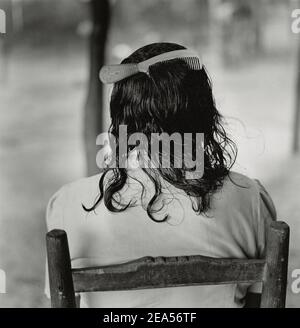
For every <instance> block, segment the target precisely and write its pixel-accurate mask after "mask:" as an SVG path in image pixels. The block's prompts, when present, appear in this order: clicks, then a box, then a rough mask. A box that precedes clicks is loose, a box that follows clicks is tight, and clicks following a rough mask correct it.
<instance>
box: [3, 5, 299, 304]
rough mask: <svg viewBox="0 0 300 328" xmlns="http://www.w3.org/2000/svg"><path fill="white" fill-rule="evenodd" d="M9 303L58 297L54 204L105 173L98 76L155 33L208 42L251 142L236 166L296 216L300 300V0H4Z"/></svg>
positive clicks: (231, 109) (211, 62)
mask: <svg viewBox="0 0 300 328" xmlns="http://www.w3.org/2000/svg"><path fill="white" fill-rule="evenodd" d="M0 8H1V9H3V10H5V12H6V18H7V33H6V34H0V204H1V207H0V268H1V269H3V270H5V271H6V275H7V293H6V294H0V307H47V306H49V301H48V300H47V299H46V298H45V296H44V294H43V290H44V274H45V264H44V263H45V255H46V250H45V241H44V240H45V233H46V226H45V207H46V205H47V202H48V200H49V198H50V196H51V195H52V194H53V193H54V192H55V191H56V190H57V189H58V188H59V187H60V186H62V185H63V184H65V183H68V182H70V181H72V180H75V179H78V178H80V177H83V176H86V175H91V174H94V173H96V172H97V168H96V162H95V158H96V151H97V148H96V144H95V140H96V136H97V135H98V134H99V133H100V132H103V131H105V130H106V129H107V127H108V124H109V118H108V108H107V102H108V101H107V98H108V97H107V96H108V92H109V90H107V89H104V92H102V86H101V84H100V82H99V81H98V71H99V69H100V67H101V66H102V65H103V63H104V62H106V63H118V62H120V60H121V59H123V58H124V57H126V56H127V55H129V54H130V53H131V52H132V51H133V50H135V49H137V48H139V47H140V46H143V45H145V44H148V43H152V42H161V41H170V42H176V43H180V44H183V45H185V46H188V47H191V48H194V49H196V50H197V51H198V52H199V53H200V54H201V56H202V58H203V61H204V63H205V65H206V67H207V69H208V71H209V72H210V75H211V78H212V81H213V88H214V94H215V98H216V102H217V107H218V108H219V110H220V111H221V113H222V114H223V115H224V116H225V118H226V122H227V125H226V126H227V129H228V131H229V132H230V134H231V136H232V138H233V140H234V141H235V142H236V143H237V145H238V147H239V155H238V160H237V163H236V165H235V167H234V169H235V170H237V171H239V172H241V173H244V174H247V175H249V176H250V177H252V178H258V179H260V181H261V182H262V183H263V184H264V185H265V187H266V188H267V190H268V191H269V192H270V194H271V196H272V197H273V199H274V202H275V204H276V207H277V210H278V216H279V218H281V219H283V220H285V221H286V222H287V223H288V224H289V225H290V227H291V248H290V264H289V266H290V268H289V269H290V273H289V280H290V281H289V285H288V299H287V306H289V307H300V294H298V295H297V294H293V293H292V291H291V271H292V270H294V269H296V268H300V256H299V254H300V222H299V218H298V216H299V212H300V202H299V201H298V199H299V194H300V171H299V164H300V154H299V141H300V139H299V132H298V129H299V127H300V122H299V116H300V114H299V111H300V109H299V107H300V105H299V104H300V102H299V95H300V83H299V77H298V74H299V62H300V60H299V58H300V55H299V51H298V48H299V44H300V36H299V35H297V34H293V33H292V31H291V24H292V18H291V13H292V11H293V9H295V8H300V4H299V3H298V2H297V1H292V0H291V1H289V0H286V1H281V0H254V1H253V0H252V1H251V0H151V1H148V0H138V1H137V0H114V1H108V0H91V1H88V0H86V1H80V0H51V1H50V0H0Z"/></svg>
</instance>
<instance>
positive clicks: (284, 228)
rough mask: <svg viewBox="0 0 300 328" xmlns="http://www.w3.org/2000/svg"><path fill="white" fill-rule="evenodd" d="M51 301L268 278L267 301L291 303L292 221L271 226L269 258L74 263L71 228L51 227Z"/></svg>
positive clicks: (65, 304) (70, 303)
mask: <svg viewBox="0 0 300 328" xmlns="http://www.w3.org/2000/svg"><path fill="white" fill-rule="evenodd" d="M46 243H47V256H48V270H49V281H50V294H51V306H52V307H55V308H74V307H76V301H75V292H96V291H113V290H134V289H147V288H164V287H178V286H190V285H218V284H233V283H250V284H253V283H256V282H262V283H263V291H262V298H261V307H263V308H283V307H285V298H286V287H287V269H288V253H289V226H288V225H287V224H286V223H284V222H273V223H272V224H271V225H270V227H269V228H268V234H267V246H266V257H265V259H228V258H225V259H222V258H210V257H205V256H200V255H193V256H178V257H155V258H153V257H143V258H140V259H137V260H134V261H130V262H127V263H123V264H117V265H110V266H102V267H89V268H80V269H72V267H71V260H70V254H69V245H68V238H67V234H66V232H65V231H63V230H52V231H50V232H48V233H47V236H46Z"/></svg>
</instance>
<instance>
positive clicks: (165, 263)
mask: <svg viewBox="0 0 300 328" xmlns="http://www.w3.org/2000/svg"><path fill="white" fill-rule="evenodd" d="M264 268H265V260H249V259H218V258H210V257H205V256H198V255H195V256H180V257H156V258H153V257H143V258H140V259H138V260H135V261H131V262H127V263H124V264H118V265H111V266H102V267H93V268H81V269H73V270H72V276H73V282H74V289H75V291H76V292H95V291H109V290H111V291H112V290H133V289H148V288H164V287H178V286H183V285H217V284H231V283H233V284H235V283H249V284H252V283H255V282H259V281H262V279H263V274H264Z"/></svg>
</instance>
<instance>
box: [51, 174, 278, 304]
mask: <svg viewBox="0 0 300 328" xmlns="http://www.w3.org/2000/svg"><path fill="white" fill-rule="evenodd" d="M134 174H137V175H138V176H139V178H142V179H143V181H144V185H145V186H146V192H145V196H144V197H145V199H143V200H141V199H140V196H141V192H142V190H141V185H140V184H139V183H137V182H136V181H135V180H134V179H132V178H129V179H128V183H127V185H126V187H124V188H123V190H122V192H121V198H122V200H124V201H128V200H130V199H135V200H136V202H137V203H136V206H135V207H130V208H128V209H127V210H126V211H125V212H122V213H112V212H110V211H109V210H108V209H107V208H106V207H105V205H104V203H103V201H101V203H100V204H99V206H98V207H97V209H96V211H93V212H89V213H87V212H86V211H84V209H83V208H82V204H84V205H85V206H87V207H88V206H91V205H93V204H94V201H95V199H96V198H97V195H99V179H100V175H96V176H93V177H89V178H84V179H81V180H79V181H76V182H73V183H71V184H68V185H66V186H64V187H62V188H61V189H60V190H59V191H58V192H57V193H56V194H55V195H54V196H53V197H52V198H51V200H50V202H49V204H48V208H47V226H48V230H52V229H63V230H65V231H66V232H67V234H68V240H69V247H70V255H71V260H72V266H73V267H83V266H96V265H109V264H116V263H122V262H127V261H130V260H133V259H137V258H140V257H143V256H180V255H204V256H211V257H217V258H220V257H222V258H241V259H243V258H248V259H251V258H261V257H263V256H264V251H265V242H266V236H265V235H266V225H267V224H269V223H270V222H271V221H272V220H275V219H276V211H275V208H274V205H273V202H272V200H271V198H270V196H269V195H268V193H267V192H266V190H265V189H264V188H263V186H262V185H261V184H260V183H259V182H258V181H257V180H252V179H250V178H248V177H246V176H244V175H241V174H239V173H235V172H231V173H230V175H229V176H228V177H227V178H226V179H225V180H224V185H223V187H222V188H221V189H220V190H219V191H217V192H216V193H215V194H214V195H213V196H212V201H211V207H210V210H209V211H208V212H207V213H206V214H205V215H203V214H201V215H199V214H197V213H196V212H195V211H194V210H193V208H192V203H191V199H190V198H189V197H188V196H187V195H186V194H185V193H184V192H183V191H182V190H179V189H176V188H175V187H173V186H171V185H169V184H166V183H165V184H164V189H163V195H162V200H163V201H164V204H165V205H164V207H163V209H162V211H161V212H158V213H157V215H158V217H157V216H156V218H163V216H164V214H166V213H168V214H169V216H170V219H169V220H168V221H167V222H162V223H156V222H154V221H153V220H151V219H150V218H149V217H148V215H147V212H146V211H145V209H144V206H145V204H147V201H148V200H149V199H150V198H151V195H152V192H151V190H152V189H151V188H153V186H151V183H150V181H149V180H147V179H146V178H145V176H144V173H142V171H140V170H136V172H135V173H134ZM161 204H162V203H159V204H158V205H157V206H158V207H160V205H161ZM46 271H47V270H46ZM249 289H250V290H251V291H252V292H261V286H260V284H255V285H252V286H249V285H245V284H243V285H236V284H231V285H218V286H192V287H172V288H163V289H148V290H138V291H111V292H96V293H86V294H82V295H81V307H112V308H113V307H196V308H198V307H242V306H243V305H244V297H245V295H246V292H247V290H249ZM46 294H47V295H49V286H48V278H47V277H46Z"/></svg>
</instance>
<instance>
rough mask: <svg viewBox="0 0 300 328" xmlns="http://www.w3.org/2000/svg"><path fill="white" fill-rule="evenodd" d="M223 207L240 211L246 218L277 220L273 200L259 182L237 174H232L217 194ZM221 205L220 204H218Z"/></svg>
mask: <svg viewBox="0 0 300 328" xmlns="http://www.w3.org/2000/svg"><path fill="white" fill-rule="evenodd" d="M216 199H217V200H219V201H220V202H221V205H223V206H221V207H226V208H230V207H231V209H232V210H233V209H238V210H239V211H240V212H241V213H245V214H246V216H247V217H248V218H249V217H256V218H257V220H261V219H263V218H264V217H273V218H276V209H275V206H274V203H273V201H272V198H271V197H270V195H269V193H268V192H267V190H266V189H265V188H264V186H263V185H262V184H261V182H260V181H259V180H256V179H251V178H249V177H247V176H245V175H243V174H240V173H237V172H230V174H229V175H228V176H227V177H226V179H225V180H224V183H223V187H222V188H221V190H220V191H219V192H218V193H217V194H216ZM218 204H219V205H220V203H218Z"/></svg>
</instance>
